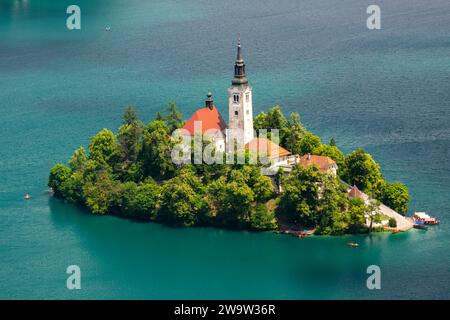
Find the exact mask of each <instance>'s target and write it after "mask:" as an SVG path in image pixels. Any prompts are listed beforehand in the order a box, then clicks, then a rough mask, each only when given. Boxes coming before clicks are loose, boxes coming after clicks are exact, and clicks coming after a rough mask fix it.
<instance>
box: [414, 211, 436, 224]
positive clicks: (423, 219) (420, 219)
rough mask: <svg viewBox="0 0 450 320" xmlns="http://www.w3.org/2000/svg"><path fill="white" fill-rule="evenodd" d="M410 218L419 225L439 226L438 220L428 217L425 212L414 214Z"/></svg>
mask: <svg viewBox="0 0 450 320" xmlns="http://www.w3.org/2000/svg"><path fill="white" fill-rule="evenodd" d="M412 218H413V220H414V222H415V223H419V224H430V225H435V224H439V220H438V219H436V218H433V217H430V216H429V215H428V214H426V213H425V212H415V213H414V215H413V216H412Z"/></svg>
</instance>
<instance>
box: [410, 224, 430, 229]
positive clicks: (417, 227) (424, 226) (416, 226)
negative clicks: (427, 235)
mask: <svg viewBox="0 0 450 320" xmlns="http://www.w3.org/2000/svg"><path fill="white" fill-rule="evenodd" d="M413 227H414V229H419V230H427V229H428V227H427V226H426V225H424V224H417V223H416V224H415V225H414V226H413Z"/></svg>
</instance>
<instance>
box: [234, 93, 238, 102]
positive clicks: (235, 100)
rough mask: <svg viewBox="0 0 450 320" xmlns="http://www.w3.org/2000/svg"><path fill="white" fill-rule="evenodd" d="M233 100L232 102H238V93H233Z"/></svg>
mask: <svg viewBox="0 0 450 320" xmlns="http://www.w3.org/2000/svg"><path fill="white" fill-rule="evenodd" d="M233 102H234V103H239V94H234V95H233Z"/></svg>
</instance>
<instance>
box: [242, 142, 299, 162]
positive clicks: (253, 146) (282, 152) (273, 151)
mask: <svg viewBox="0 0 450 320" xmlns="http://www.w3.org/2000/svg"><path fill="white" fill-rule="evenodd" d="M264 144H265V145H266V149H264ZM260 146H261V147H260ZM245 149H246V150H249V151H251V152H255V153H258V152H259V151H261V152H266V150H267V155H268V157H269V159H275V158H279V157H284V156H287V155H290V154H291V153H290V152H289V151H287V150H286V149H284V148H283V147H280V146H279V145H277V144H276V143H274V142H272V141H271V140H268V139H265V138H253V139H252V140H250V141H249V142H248V143H247V144H246V145H245Z"/></svg>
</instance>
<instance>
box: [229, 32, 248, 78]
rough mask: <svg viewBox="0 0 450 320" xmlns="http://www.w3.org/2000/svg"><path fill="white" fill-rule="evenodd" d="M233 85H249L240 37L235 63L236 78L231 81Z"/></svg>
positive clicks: (239, 38)
mask: <svg viewBox="0 0 450 320" xmlns="http://www.w3.org/2000/svg"><path fill="white" fill-rule="evenodd" d="M231 83H232V84H233V85H240V84H247V83H248V80H247V77H246V75H245V63H244V58H243V56H242V48H241V37H240V36H239V35H238V43H237V55H236V62H235V63H234V78H233V80H232V81H231Z"/></svg>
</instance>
